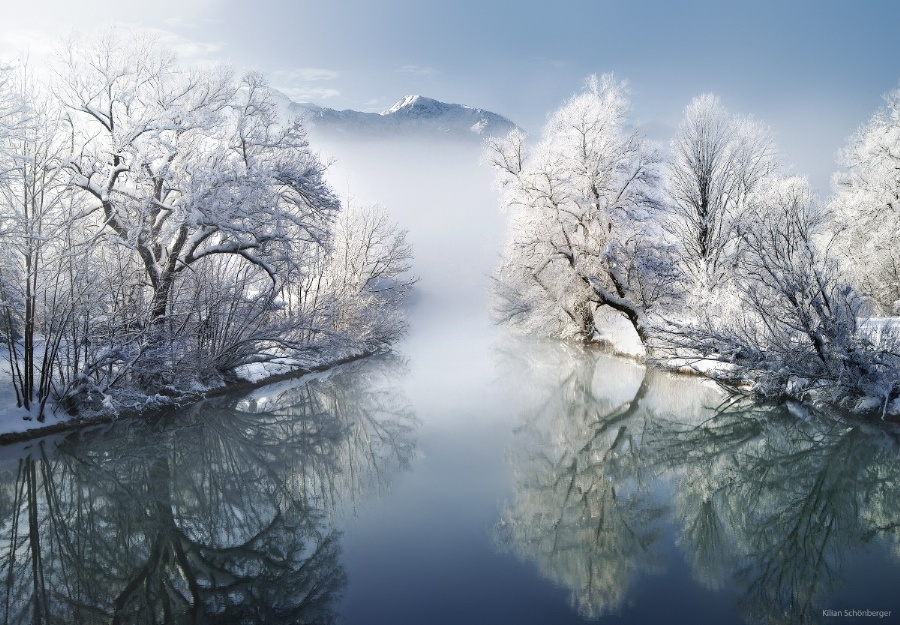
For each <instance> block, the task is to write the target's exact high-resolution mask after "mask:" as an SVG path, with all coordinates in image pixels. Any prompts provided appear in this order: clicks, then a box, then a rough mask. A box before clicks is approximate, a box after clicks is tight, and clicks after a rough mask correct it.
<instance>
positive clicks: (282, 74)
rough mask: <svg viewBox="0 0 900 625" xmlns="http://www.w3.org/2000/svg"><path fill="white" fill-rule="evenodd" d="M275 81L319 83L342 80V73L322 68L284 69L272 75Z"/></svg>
mask: <svg viewBox="0 0 900 625" xmlns="http://www.w3.org/2000/svg"><path fill="white" fill-rule="evenodd" d="M270 75H271V76H272V79H273V80H279V81H284V82H317V81H320V80H334V79H335V78H340V76H341V75H340V73H339V72H336V71H334V70H333V69H324V68H321V67H298V68H295V69H283V70H278V71H276V72H272V73H271V74H270Z"/></svg>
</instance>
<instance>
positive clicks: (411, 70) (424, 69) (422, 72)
mask: <svg viewBox="0 0 900 625" xmlns="http://www.w3.org/2000/svg"><path fill="white" fill-rule="evenodd" d="M397 71H398V72H402V73H404V74H416V75H417V76H434V75H435V74H439V73H440V72H439V71H438V70H436V69H434V68H433V67H428V66H422V65H414V64H412V63H408V64H406V65H401V66H400V67H399V68H397Z"/></svg>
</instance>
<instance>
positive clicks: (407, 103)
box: [381, 95, 431, 115]
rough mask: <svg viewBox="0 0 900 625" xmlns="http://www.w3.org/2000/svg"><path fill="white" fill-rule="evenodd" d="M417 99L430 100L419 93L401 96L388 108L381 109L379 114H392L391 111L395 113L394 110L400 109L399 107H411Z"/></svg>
mask: <svg viewBox="0 0 900 625" xmlns="http://www.w3.org/2000/svg"><path fill="white" fill-rule="evenodd" d="M419 100H431V98H423V97H422V96H420V95H408V96H403V97H402V98H400V99H399V100H397V103H396V104H394V106H392V107H391V108H389V109H387V110H385V111H382V112H381V114H382V115H392V114H393V113H396V112H398V111H400V110H401V109H407V108H412V107H414V106H415V105H416V103H417V102H418V101H419Z"/></svg>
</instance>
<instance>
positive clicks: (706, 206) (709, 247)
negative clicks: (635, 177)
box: [668, 93, 775, 290]
mask: <svg viewBox="0 0 900 625" xmlns="http://www.w3.org/2000/svg"><path fill="white" fill-rule="evenodd" d="M774 171H775V147H774V142H773V140H772V138H771V135H770V133H769V131H768V130H767V129H766V128H765V127H764V126H763V125H761V124H760V123H759V122H757V121H754V120H753V119H752V118H749V117H738V116H735V115H731V114H729V113H728V111H726V110H725V108H724V107H723V106H722V104H721V103H720V101H719V98H718V97H716V96H714V95H712V94H709V93H706V94H703V95H701V96H699V97H697V98H695V99H694V100H693V101H692V102H691V103H690V104H689V105H688V106H687V108H685V110H684V117H683V119H682V121H681V125H680V126H679V128H678V132H677V133H676V135H675V138H674V139H673V140H672V162H671V164H670V166H669V169H668V194H669V198H670V202H671V205H672V208H673V215H672V218H671V219H670V220H669V222H668V229H669V230H670V231H671V232H672V233H673V234H674V236H675V238H676V239H677V241H678V250H679V256H680V258H679V261H680V263H679V264H680V266H681V268H682V270H683V271H684V272H685V273H686V274H687V276H688V278H689V279H690V281H691V282H692V283H693V286H695V287H697V288H698V289H700V290H707V289H708V288H710V287H715V286H716V285H718V284H720V283H721V282H722V280H723V278H724V277H726V276H727V275H728V274H729V272H730V271H731V270H732V268H733V265H734V256H735V254H736V253H737V251H738V248H739V240H740V221H741V213H742V212H743V211H744V209H745V207H746V203H747V199H748V198H749V197H750V195H751V194H752V193H753V192H754V191H756V190H758V189H759V188H760V187H761V186H762V184H763V182H764V181H765V180H766V179H767V178H768V177H770V176H771V175H772V174H773V173H774Z"/></svg>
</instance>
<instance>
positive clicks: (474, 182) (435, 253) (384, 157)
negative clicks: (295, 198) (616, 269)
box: [314, 137, 506, 416]
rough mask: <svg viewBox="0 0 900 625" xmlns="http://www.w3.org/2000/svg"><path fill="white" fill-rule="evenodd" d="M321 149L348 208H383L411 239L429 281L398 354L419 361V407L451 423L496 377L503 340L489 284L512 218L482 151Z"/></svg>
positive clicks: (469, 144)
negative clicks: (433, 408) (494, 357)
mask: <svg viewBox="0 0 900 625" xmlns="http://www.w3.org/2000/svg"><path fill="white" fill-rule="evenodd" d="M314 145H316V146H318V149H319V151H320V153H321V155H322V156H323V159H324V160H325V161H326V162H328V161H331V162H332V164H331V166H330V167H329V170H328V179H329V181H330V183H331V185H332V187H333V188H334V189H335V191H336V192H337V193H338V194H339V195H340V196H341V198H342V200H344V201H345V202H346V201H347V199H348V197H349V201H350V202H353V203H362V204H382V205H384V206H385V207H386V208H387V209H388V212H389V214H390V215H391V217H392V219H393V220H394V221H395V222H397V223H398V224H399V225H400V227H402V228H405V229H407V230H408V231H409V235H408V236H409V241H410V243H412V246H413V254H414V261H413V273H415V275H417V276H418V277H419V282H418V284H417V285H416V288H415V291H414V295H413V297H412V301H411V303H410V305H409V311H408V313H409V334H408V336H407V338H406V339H405V340H404V341H403V342H402V344H401V345H399V346H398V351H400V352H401V353H402V354H403V355H404V356H406V357H408V358H409V361H410V379H409V381H408V384H407V387H408V392H409V395H410V398H411V400H412V402H413V404H414V405H415V404H417V403H419V402H418V401H417V400H423V401H427V402H429V403H432V402H433V403H435V404H437V405H441V406H444V410H442V411H441V412H444V413H445V414H447V415H448V416H449V415H450V414H453V413H456V412H459V411H460V410H462V411H465V410H464V407H463V406H461V405H459V404H458V402H459V401H460V400H461V399H462V398H467V399H466V401H467V402H469V401H471V399H472V396H473V395H476V396H477V394H478V393H479V389H482V388H483V387H484V386H485V385H489V384H490V382H491V380H492V379H493V378H494V377H495V376H494V374H493V372H492V367H493V366H492V364H491V359H490V353H489V352H490V349H491V343H492V341H494V340H495V339H496V338H497V337H498V334H499V332H500V330H499V329H498V328H496V327H495V326H494V325H493V323H492V322H491V320H490V313H489V305H490V304H489V286H490V277H489V276H490V274H491V273H492V272H493V270H494V268H495V267H496V265H497V264H498V263H499V257H500V250H501V246H502V242H503V239H504V236H505V220H506V216H505V215H504V214H503V213H502V212H501V211H500V209H499V201H498V199H499V198H498V193H497V191H496V190H495V188H494V187H493V173H492V172H491V171H490V169H489V168H488V167H487V166H486V165H484V164H482V163H481V159H482V146H481V143H480V142H478V141H477V140H471V141H461V140H455V139H452V138H449V137H448V138H446V139H443V138H437V139H430V140H429V139H422V138H414V137H403V138H398V139H394V140H387V139H381V140H379V139H371V140H350V139H346V140H335V139H330V140H325V141H315V142H314ZM460 388H465V389H467V390H466V391H465V392H464V393H460ZM436 396H438V397H436ZM441 398H443V399H444V400H446V401H442V402H436V401H435V400H436V399H441Z"/></svg>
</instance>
